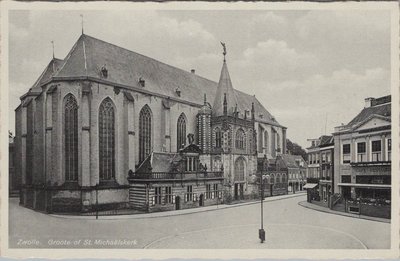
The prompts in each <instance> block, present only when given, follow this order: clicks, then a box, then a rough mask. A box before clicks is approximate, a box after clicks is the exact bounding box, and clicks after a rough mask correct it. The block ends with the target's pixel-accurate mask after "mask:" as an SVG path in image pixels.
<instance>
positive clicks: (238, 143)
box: [235, 129, 246, 150]
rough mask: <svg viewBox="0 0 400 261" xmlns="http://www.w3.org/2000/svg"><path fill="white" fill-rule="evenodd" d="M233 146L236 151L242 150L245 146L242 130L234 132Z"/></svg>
mask: <svg viewBox="0 0 400 261" xmlns="http://www.w3.org/2000/svg"><path fill="white" fill-rule="evenodd" d="M235 143H236V144H235V145H236V148H237V149H241V150H242V149H244V148H245V146H246V144H245V136H244V131H243V130H242V129H238V130H237V131H236V139H235Z"/></svg>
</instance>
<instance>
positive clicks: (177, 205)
mask: <svg viewBox="0 0 400 261" xmlns="http://www.w3.org/2000/svg"><path fill="white" fill-rule="evenodd" d="M180 209H181V198H180V197H179V196H177V197H176V198H175V210H180Z"/></svg>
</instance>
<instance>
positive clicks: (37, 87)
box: [29, 58, 64, 93]
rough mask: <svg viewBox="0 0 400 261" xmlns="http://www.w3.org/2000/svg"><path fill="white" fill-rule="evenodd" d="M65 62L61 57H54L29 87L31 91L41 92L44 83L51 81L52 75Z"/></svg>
mask: <svg viewBox="0 0 400 261" xmlns="http://www.w3.org/2000/svg"><path fill="white" fill-rule="evenodd" d="M63 62H64V61H63V60H61V59H57V58H53V59H52V60H51V61H50V63H49V64H48V65H47V66H46V68H45V69H44V71H43V72H42V73H41V74H40V76H39V78H38V79H37V80H36V82H35V83H34V84H33V85H32V87H31V88H30V89H29V93H40V92H41V91H42V88H41V86H42V84H43V83H45V82H47V81H49V80H50V79H51V77H52V76H53V75H55V74H56V72H57V71H58V69H59V68H60V66H61V65H62V64H63Z"/></svg>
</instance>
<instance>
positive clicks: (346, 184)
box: [338, 183, 392, 189]
mask: <svg viewBox="0 0 400 261" xmlns="http://www.w3.org/2000/svg"><path fill="white" fill-rule="evenodd" d="M338 186H341V187H355V188H381V189H390V188H391V187H392V186H391V185H390V184H356V183H338Z"/></svg>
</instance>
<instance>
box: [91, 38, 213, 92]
mask: <svg viewBox="0 0 400 261" xmlns="http://www.w3.org/2000/svg"><path fill="white" fill-rule="evenodd" d="M83 35H84V36H85V37H89V38H92V39H93V40H96V41H100V42H102V43H105V44H108V45H112V46H115V47H117V48H120V49H123V50H125V51H128V52H131V53H134V54H136V55H139V56H142V57H145V58H146V59H150V60H153V61H155V62H157V63H161V64H163V65H166V66H168V67H171V68H174V69H178V70H180V71H182V72H185V73H186V74H188V75H192V76H195V77H198V78H202V79H204V80H207V81H210V82H213V83H215V84H218V82H216V81H213V80H210V79H208V78H206V77H204V76H201V75H199V74H194V73H191V72H189V71H186V70H184V69H182V68H179V67H176V66H172V65H170V64H167V63H166V62H163V61H160V60H157V59H155V58H152V57H150V56H147V55H144V54H141V53H138V52H135V51H132V50H129V49H128V48H125V47H122V46H119V45H116V44H113V43H109V42H107V41H104V40H101V39H99V38H96V37H93V36H90V35H87V34H83Z"/></svg>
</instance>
